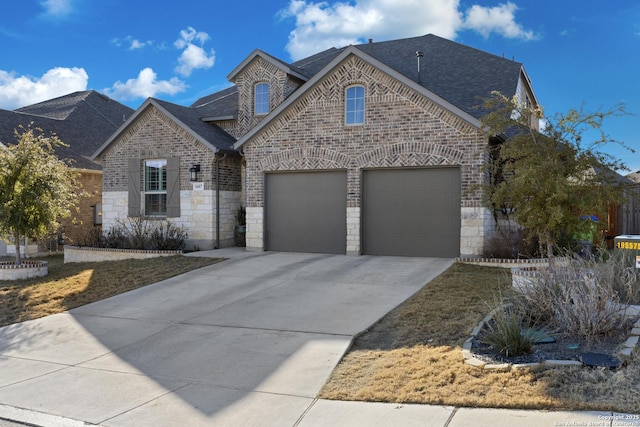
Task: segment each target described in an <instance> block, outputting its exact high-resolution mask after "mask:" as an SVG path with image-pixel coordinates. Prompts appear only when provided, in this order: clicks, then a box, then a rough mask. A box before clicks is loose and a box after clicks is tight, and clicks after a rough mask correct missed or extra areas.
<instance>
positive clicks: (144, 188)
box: [141, 159, 169, 218]
mask: <svg viewBox="0 0 640 427" xmlns="http://www.w3.org/2000/svg"><path fill="white" fill-rule="evenodd" d="M153 162H161V163H163V164H162V165H161V166H164V179H165V181H166V180H167V178H168V177H167V163H168V161H167V159H145V160H144V161H143V167H142V177H143V182H142V198H141V201H142V213H143V215H145V216H150V217H156V218H166V217H167V209H168V207H167V204H168V198H169V193H168V190H167V188H165V189H164V190H149V191H147V165H148V164H150V163H153ZM165 187H166V185H165ZM147 194H164V195H165V202H164V204H165V206H164V213H158V214H151V215H149V214H147V197H146V196H147Z"/></svg>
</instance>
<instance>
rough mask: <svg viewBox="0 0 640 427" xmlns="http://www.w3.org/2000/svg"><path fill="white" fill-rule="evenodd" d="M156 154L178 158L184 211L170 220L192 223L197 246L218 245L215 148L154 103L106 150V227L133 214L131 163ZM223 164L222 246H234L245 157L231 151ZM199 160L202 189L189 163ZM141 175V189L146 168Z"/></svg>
mask: <svg viewBox="0 0 640 427" xmlns="http://www.w3.org/2000/svg"><path fill="white" fill-rule="evenodd" d="M154 158H166V159H174V160H175V161H176V162H177V170H178V173H179V179H178V182H179V192H178V193H177V194H179V199H176V204H178V205H177V207H176V209H177V210H176V211H175V212H174V214H177V213H179V217H175V218H169V219H170V220H171V221H172V222H175V223H177V224H179V225H181V226H184V227H185V228H187V230H188V232H189V240H190V242H189V244H190V245H191V246H197V247H198V248H200V249H210V248H212V247H213V244H214V240H215V238H216V232H215V223H216V222H215V203H216V200H215V190H216V182H215V181H216V162H215V156H214V153H213V152H212V151H211V150H210V149H209V148H208V147H206V146H204V145H203V144H202V143H201V142H199V141H198V140H196V139H195V138H194V137H193V135H191V134H190V133H188V132H187V131H185V130H184V129H182V128H181V127H179V126H178V125H176V124H175V123H174V122H173V121H172V120H170V119H169V118H168V117H166V116H165V115H164V114H163V113H162V112H161V111H159V110H158V109H156V108H155V107H153V106H150V107H149V108H148V109H147V110H146V111H144V112H143V113H141V114H140V116H138V117H137V118H136V121H135V122H134V123H132V124H131V126H130V127H129V128H128V129H127V130H126V131H124V132H123V133H122V134H121V135H120V136H119V137H118V139H117V140H115V141H113V143H112V144H111V145H110V146H109V147H108V148H107V149H106V150H105V152H104V153H103V155H102V166H103V172H104V176H105V179H104V182H103V211H104V213H105V216H104V218H103V227H104V228H105V229H108V228H110V227H111V226H113V225H114V224H115V222H116V221H118V220H124V219H125V218H126V217H127V216H128V215H130V214H131V212H129V206H128V202H127V201H128V200H129V178H128V170H129V162H139V163H137V164H138V165H139V166H140V167H141V165H142V161H143V160H144V159H154ZM132 159H133V160H132ZM219 163H220V190H221V197H220V201H221V209H220V214H221V219H220V222H221V224H220V225H221V226H220V231H221V236H220V238H221V243H222V245H230V244H232V242H233V225H234V224H235V213H236V210H237V208H238V207H239V206H240V202H241V200H240V197H241V190H242V188H241V185H242V184H241V178H240V167H241V166H240V158H239V157H237V156H227V157H226V158H225V159H223V160H221V161H220V162H219ZM194 164H199V165H200V173H199V181H200V182H202V183H203V184H204V188H202V189H196V188H194V185H193V183H192V182H190V181H189V178H190V176H189V168H190V167H191V166H193V165H194ZM138 176H139V181H138V182H137V183H135V184H136V185H137V187H138V188H139V189H140V188H142V179H143V178H142V173H138ZM134 186H135V185H134ZM138 191H139V190H138ZM177 194H176V196H177ZM169 216H171V215H169Z"/></svg>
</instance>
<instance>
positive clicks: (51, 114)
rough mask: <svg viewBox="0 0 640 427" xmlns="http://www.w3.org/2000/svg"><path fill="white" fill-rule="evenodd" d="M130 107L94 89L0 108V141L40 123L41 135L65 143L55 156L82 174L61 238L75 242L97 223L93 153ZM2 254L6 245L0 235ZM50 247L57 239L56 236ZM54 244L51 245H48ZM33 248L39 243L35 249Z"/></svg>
mask: <svg viewBox="0 0 640 427" xmlns="http://www.w3.org/2000/svg"><path fill="white" fill-rule="evenodd" d="M132 113H133V110H132V109H131V108H129V107H127V106H125V105H122V104H120V103H119V102H116V101H114V100H112V99H110V98H108V97H106V96H104V95H102V94H100V93H98V92H96V91H92V90H90V91H83V92H75V93H72V94H69V95H65V96H62V97H59V98H55V99H51V100H48V101H44V102H40V103H38V104H34V105H29V106H26V107H22V108H19V109H17V110H13V111H9V110H0V144H4V145H8V144H15V143H16V142H17V140H16V136H15V132H16V131H18V132H21V130H20V127H22V128H24V129H26V128H28V127H29V126H31V127H32V128H39V129H41V130H42V132H43V133H44V134H45V135H47V136H48V135H49V134H50V133H54V134H56V135H57V136H58V137H59V138H60V139H61V140H62V141H63V142H64V143H65V144H66V145H68V147H58V148H57V149H56V155H57V156H58V157H59V158H61V159H65V160H67V161H69V162H70V166H71V167H72V168H74V169H76V171H77V172H78V173H79V174H80V183H81V186H82V187H81V188H79V189H78V190H79V191H78V193H79V194H81V195H82V196H81V197H80V198H79V201H78V203H79V204H78V210H77V212H75V213H74V215H73V218H71V219H70V220H68V221H66V222H65V223H64V225H63V229H62V230H59V231H60V237H61V238H60V239H59V241H60V242H63V241H64V242H77V241H79V240H81V239H82V238H83V237H84V235H86V234H87V233H88V232H90V230H91V229H93V228H94V227H95V226H96V225H99V222H100V216H99V214H100V203H101V198H102V196H101V193H102V166H101V165H100V164H99V163H97V162H95V161H94V160H92V154H93V153H94V152H95V150H96V149H98V147H100V146H101V145H102V144H103V143H104V141H106V140H107V139H108V138H109V136H111V135H112V134H113V132H115V131H116V130H117V129H118V128H119V127H120V126H121V125H122V123H124V122H125V121H126V120H127V118H128V117H129V116H131V114H132ZM0 242H1V243H0V255H5V254H6V252H7V247H6V245H5V244H4V242H3V241H1V240H0ZM53 242H54V246H56V243H57V242H58V239H54V240H53ZM49 249H55V248H49ZM35 250H36V251H37V248H36V249H35Z"/></svg>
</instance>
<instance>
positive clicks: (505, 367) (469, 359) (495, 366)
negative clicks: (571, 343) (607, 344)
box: [461, 305, 640, 372]
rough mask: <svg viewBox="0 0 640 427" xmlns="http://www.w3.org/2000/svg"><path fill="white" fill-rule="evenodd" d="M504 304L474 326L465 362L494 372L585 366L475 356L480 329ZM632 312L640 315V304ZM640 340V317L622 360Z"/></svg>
mask: <svg viewBox="0 0 640 427" xmlns="http://www.w3.org/2000/svg"><path fill="white" fill-rule="evenodd" d="M503 307H504V306H499V307H496V308H494V309H493V310H491V312H489V314H487V315H486V316H485V317H484V319H482V320H481V321H480V322H479V323H478V326H476V327H475V328H473V330H472V331H471V334H470V336H469V338H467V340H466V341H465V342H464V343H463V344H462V350H461V354H462V358H463V359H464V363H465V364H467V365H471V366H475V367H477V368H481V369H485V370H488V371H494V372H500V371H503V372H507V371H510V370H511V369H523V368H532V369H533V368H542V367H545V368H557V367H566V366H584V364H583V363H582V362H580V361H578V360H552V359H550V360H545V361H543V362H534V363H487V362H485V361H484V360H481V359H478V358H477V357H475V355H474V353H473V351H472V350H471V349H472V346H473V341H474V340H475V339H476V337H477V336H478V334H479V333H480V331H481V330H482V329H483V328H484V326H485V324H487V323H489V322H490V321H491V320H492V319H493V316H494V315H495V313H497V312H498V310H501V309H502V308H503ZM631 312H632V313H633V314H629V316H634V317H635V316H638V315H640V306H637V305H632V306H631ZM639 340H640V319H638V320H636V322H635V323H634V324H633V328H632V329H631V333H630V334H629V337H628V338H627V340H626V341H625V342H624V345H623V348H622V350H620V351H618V353H617V356H618V357H619V358H620V359H622V360H628V359H629V358H631V356H632V355H633V351H634V349H635V347H636V346H637V345H638V341H639Z"/></svg>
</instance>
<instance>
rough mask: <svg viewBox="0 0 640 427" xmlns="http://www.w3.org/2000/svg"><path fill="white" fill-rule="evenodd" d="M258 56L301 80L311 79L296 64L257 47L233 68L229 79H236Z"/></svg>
mask: <svg viewBox="0 0 640 427" xmlns="http://www.w3.org/2000/svg"><path fill="white" fill-rule="evenodd" d="M256 58H262V59H264V60H265V61H267V62H269V63H270V64H272V65H274V66H275V67H276V68H278V69H280V70H282V71H284V72H285V73H287V74H289V75H292V76H294V77H297V78H299V79H300V80H303V81H306V80H308V79H309V76H308V75H305V74H303V73H301V72H300V70H298V69H297V68H296V67H295V66H291V65H289V64H287V63H286V62H284V61H281V60H279V59H278V58H276V57H273V56H271V55H269V54H268V53H266V52H263V51H261V50H260V49H255V50H254V51H253V52H251V53H250V54H249V56H247V57H246V58H245V59H244V61H242V62H241V63H240V64H239V65H238V66H237V67H236V68H234V69H233V71H231V73H229V75H228V76H227V79H228V80H229V81H231V82H232V81H235V79H236V76H237V75H238V74H239V73H240V72H242V70H244V68H245V67H246V66H247V65H249V64H250V63H251V62H252V61H253V60H254V59H256Z"/></svg>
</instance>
